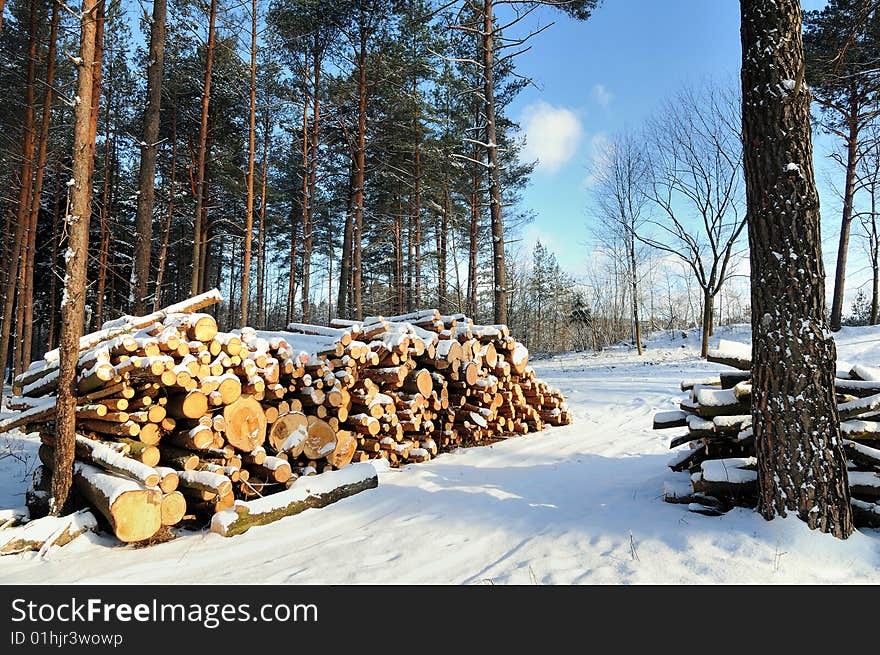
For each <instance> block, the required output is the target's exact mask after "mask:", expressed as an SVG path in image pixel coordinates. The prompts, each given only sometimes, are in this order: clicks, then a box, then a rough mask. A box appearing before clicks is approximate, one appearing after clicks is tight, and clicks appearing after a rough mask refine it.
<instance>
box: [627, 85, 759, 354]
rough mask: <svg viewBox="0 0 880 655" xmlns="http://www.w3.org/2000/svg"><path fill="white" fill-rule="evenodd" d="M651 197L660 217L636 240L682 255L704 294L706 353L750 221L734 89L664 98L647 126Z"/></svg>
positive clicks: (687, 92) (713, 88)
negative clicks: (716, 302)
mask: <svg viewBox="0 0 880 655" xmlns="http://www.w3.org/2000/svg"><path fill="white" fill-rule="evenodd" d="M648 143H649V148H650V158H651V166H650V179H649V183H648V191H647V193H648V196H649V198H650V199H651V201H652V203H653V205H654V206H656V208H657V210H658V214H659V216H657V217H655V218H652V219H650V220H649V221H648V223H649V224H650V225H652V226H653V227H654V231H653V233H650V234H646V235H644V236H643V235H641V234H639V235H637V238H638V239H639V240H640V241H642V242H643V243H646V244H648V245H650V246H652V247H654V248H657V249H658V250H661V251H664V252H666V253H669V254H671V255H674V256H676V257H679V258H681V260H682V261H683V262H684V263H685V264H686V265H687V267H688V268H690V270H691V271H692V272H693V274H694V279H695V280H696V282H697V284H698V285H699V286H700V289H701V290H702V293H703V320H702V327H703V337H702V346H701V349H700V352H701V355H702V356H703V357H705V356H706V354H707V353H708V351H709V337H710V336H711V335H712V330H713V318H714V312H713V304H714V299H715V296H716V295H717V294H718V292H719V291H720V290H721V287H722V285H723V284H724V283H725V281H726V280H727V276H728V272H729V265H730V261H731V257H732V256H733V254H734V249H735V247H736V245H737V241H738V240H739V237H740V235H741V234H742V232H743V229H744V228H745V225H746V215H745V212H744V211H743V210H742V206H741V203H742V190H743V184H742V146H741V144H740V128H739V105H738V100H737V97H736V95H735V94H733V93H731V92H729V91H726V90H724V89H722V88H720V87H718V86H712V85H707V86H706V87H705V88H703V89H701V90H699V91H695V90H693V89H687V90H685V91H683V92H681V93H679V94H678V96H677V97H676V98H675V99H674V100H672V101H670V102H668V103H667V105H666V107H665V108H664V110H663V112H662V114H661V115H660V117H659V118H657V119H656V120H654V121H652V123H651V125H650V128H649V132H648Z"/></svg>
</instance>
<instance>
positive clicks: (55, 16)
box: [22, 3, 61, 368]
mask: <svg viewBox="0 0 880 655" xmlns="http://www.w3.org/2000/svg"><path fill="white" fill-rule="evenodd" d="M60 19H61V13H60V12H59V10H58V4H57V3H54V4H53V5H52V21H51V26H50V28H49V50H48V52H47V53H46V92H45V93H44V94H43V115H42V117H41V119H40V147H39V150H38V152H37V166H36V168H35V175H34V190H33V198H32V200H31V210H30V225H31V230H30V235H29V239H28V261H27V279H26V281H25V284H26V288H27V289H29V292H28V303H27V306H26V307H25V314H24V333H23V334H22V368H25V367H27V365H28V364H29V363H30V361H31V350H32V345H33V336H34V297H33V296H34V293H33V288H34V267H35V264H36V234H37V226H38V225H39V219H40V200H41V198H42V195H43V178H44V177H45V173H46V152H47V150H48V143H49V124H50V123H51V122H52V88H53V87H52V85H53V83H54V81H55V50H56V43H57V37H58V23H59V22H60Z"/></svg>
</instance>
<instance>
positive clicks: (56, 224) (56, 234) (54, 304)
mask: <svg viewBox="0 0 880 655" xmlns="http://www.w3.org/2000/svg"><path fill="white" fill-rule="evenodd" d="M64 192H65V187H64V184H63V182H62V181H61V157H58V159H57V160H56V163H55V203H54V209H53V211H52V258H51V259H50V260H49V334H48V336H47V337H46V350H51V349H52V348H54V347H55V330H56V324H57V320H58V319H57V314H58V289H57V284H58V283H57V280H58V276H57V275H56V274H55V268H56V266H57V265H58V243H59V240H60V239H61V234H60V229H59V228H60V223H61V195H62V193H64Z"/></svg>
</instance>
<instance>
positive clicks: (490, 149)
mask: <svg viewBox="0 0 880 655" xmlns="http://www.w3.org/2000/svg"><path fill="white" fill-rule="evenodd" d="M493 2H494V0H483V35H482V36H483V99H484V103H485V113H486V117H485V118H486V143H487V144H488V145H487V147H486V159H487V162H488V164H489V216H490V218H491V228H492V272H493V276H494V279H493V290H494V298H495V302H494V315H495V323H507V269H506V267H505V265H504V223H503V221H502V216H501V175H500V170H499V165H498V140H497V135H496V129H495V44H494V40H493V39H494V31H495V28H494V15H493V13H494V7H493Z"/></svg>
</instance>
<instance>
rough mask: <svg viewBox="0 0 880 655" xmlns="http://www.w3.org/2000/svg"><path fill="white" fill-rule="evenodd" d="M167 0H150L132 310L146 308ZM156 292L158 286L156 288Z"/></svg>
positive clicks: (132, 271) (130, 303)
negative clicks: (151, 5)
mask: <svg viewBox="0 0 880 655" xmlns="http://www.w3.org/2000/svg"><path fill="white" fill-rule="evenodd" d="M166 9H167V4H166V0H153V19H152V21H151V22H150V53H149V61H148V63H147V106H146V108H145V109H144V135H143V141H142V142H141V166H140V170H139V171H138V201H137V214H136V216H135V232H136V237H135V244H136V246H135V256H134V265H133V266H132V269H131V296H130V298H129V301H130V302H129V306H130V307H131V312H132V313H134V314H136V315H140V314H143V313H144V312H145V311H146V296H147V292H148V284H147V283H148V281H149V279H150V248H151V246H152V241H153V206H154V204H155V198H156V190H155V186H156V154H157V151H158V149H159V116H160V114H161V110H162V70H163V66H164V60H165V14H166ZM156 293H157V294H158V293H159V290H158V289H157V290H156Z"/></svg>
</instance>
